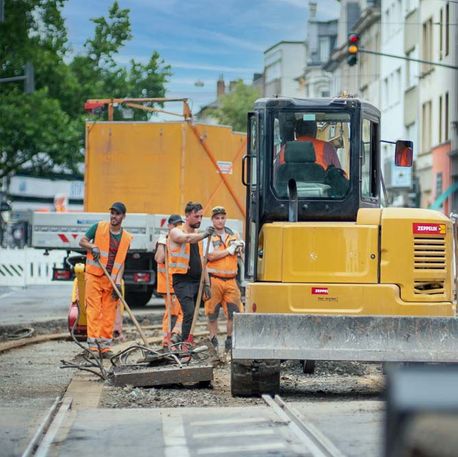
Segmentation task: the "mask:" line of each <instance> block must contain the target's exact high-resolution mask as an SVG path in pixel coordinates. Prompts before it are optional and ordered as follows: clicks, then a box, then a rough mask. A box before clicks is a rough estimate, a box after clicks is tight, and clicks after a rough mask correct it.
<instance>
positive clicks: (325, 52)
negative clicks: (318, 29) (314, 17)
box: [320, 37, 330, 62]
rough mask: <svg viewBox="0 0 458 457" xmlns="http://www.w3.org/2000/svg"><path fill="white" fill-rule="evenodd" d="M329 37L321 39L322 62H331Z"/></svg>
mask: <svg viewBox="0 0 458 457" xmlns="http://www.w3.org/2000/svg"><path fill="white" fill-rule="evenodd" d="M329 51H330V49H329V37H321V38H320V62H327V61H328V60H329Z"/></svg>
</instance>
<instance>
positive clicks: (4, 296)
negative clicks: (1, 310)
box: [0, 292, 14, 300]
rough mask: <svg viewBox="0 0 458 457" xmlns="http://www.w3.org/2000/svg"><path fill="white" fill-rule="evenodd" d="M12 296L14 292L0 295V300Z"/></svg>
mask: <svg viewBox="0 0 458 457" xmlns="http://www.w3.org/2000/svg"><path fill="white" fill-rule="evenodd" d="M13 294H14V292H7V293H6V294H2V295H0V300H1V299H2V298H6V297H9V296H10V295H13Z"/></svg>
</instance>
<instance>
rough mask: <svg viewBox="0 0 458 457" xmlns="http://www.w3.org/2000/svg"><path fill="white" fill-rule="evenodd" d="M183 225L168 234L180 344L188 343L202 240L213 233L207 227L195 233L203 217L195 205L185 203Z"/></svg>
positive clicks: (199, 267)
mask: <svg viewBox="0 0 458 457" xmlns="http://www.w3.org/2000/svg"><path fill="white" fill-rule="evenodd" d="M184 213H185V223H184V224H183V225H182V226H181V227H175V228H173V229H172V230H171V231H170V234H169V238H170V253H169V259H170V262H169V269H170V274H171V275H172V283H173V289H174V291H175V295H176V296H177V298H178V301H179V302H180V305H181V310H182V311H183V328H182V338H183V341H189V342H191V343H192V341H191V338H189V334H190V330H191V325H192V319H193V316H194V308H195V305H196V300H197V294H198V292H199V284H200V278H201V274H202V255H203V252H202V240H203V239H204V238H207V237H209V236H211V235H213V233H214V232H215V229H214V228H213V227H212V226H210V227H207V228H206V229H205V231H204V232H203V233H198V232H197V229H198V228H199V227H200V224H201V222H202V217H203V207H202V205H201V204H200V203H197V202H188V203H187V205H186V207H185V209H184Z"/></svg>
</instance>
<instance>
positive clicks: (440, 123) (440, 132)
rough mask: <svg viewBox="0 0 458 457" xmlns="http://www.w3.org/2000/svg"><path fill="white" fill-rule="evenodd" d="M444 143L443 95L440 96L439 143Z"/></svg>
mask: <svg viewBox="0 0 458 457" xmlns="http://www.w3.org/2000/svg"><path fill="white" fill-rule="evenodd" d="M440 143H442V95H441V96H440V97H439V144H440Z"/></svg>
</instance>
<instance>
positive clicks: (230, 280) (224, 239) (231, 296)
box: [204, 206, 245, 351]
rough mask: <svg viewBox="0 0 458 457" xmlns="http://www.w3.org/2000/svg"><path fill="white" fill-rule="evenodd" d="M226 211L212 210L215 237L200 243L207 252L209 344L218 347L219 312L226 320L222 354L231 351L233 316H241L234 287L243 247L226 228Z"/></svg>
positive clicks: (238, 238) (241, 242)
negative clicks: (209, 288) (221, 311)
mask: <svg viewBox="0 0 458 457" xmlns="http://www.w3.org/2000/svg"><path fill="white" fill-rule="evenodd" d="M226 217H227V215H226V210H225V209H224V208H223V207H222V206H216V207H215V208H213V209H212V213H211V218H212V223H213V227H214V228H215V233H214V234H213V235H212V236H211V237H210V238H209V239H208V240H205V242H204V249H206V243H210V247H209V249H208V263H207V272H208V274H209V277H210V287H211V293H210V295H211V297H210V299H209V300H207V301H206V302H205V315H206V316H207V318H208V328H209V332H210V340H211V342H212V344H213V346H215V348H217V347H218V338H217V333H218V315H219V310H220V308H223V311H224V314H225V316H226V318H227V337H226V341H225V344H224V348H225V350H226V351H230V350H231V349H232V324H233V316H234V313H241V312H243V305H242V301H241V297H240V290H239V287H238V285H237V281H236V276H237V256H238V255H240V254H241V253H242V252H243V249H244V247H245V243H244V242H243V241H242V240H241V239H240V236H239V234H238V233H236V232H233V231H232V230H231V229H230V228H229V227H226Z"/></svg>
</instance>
